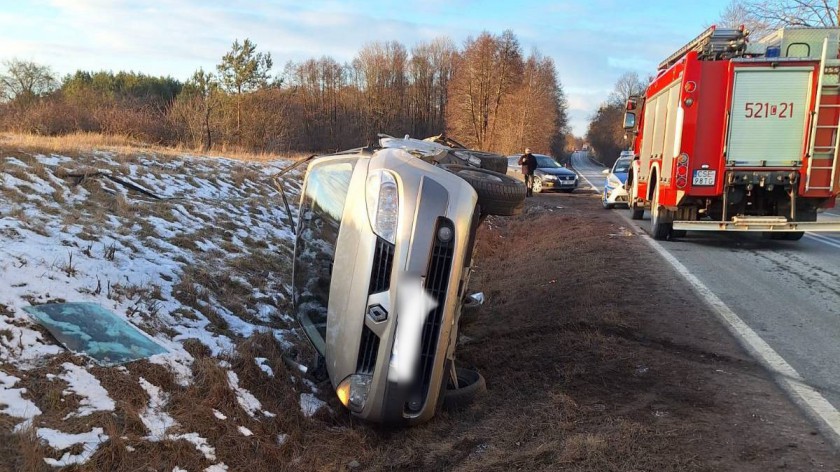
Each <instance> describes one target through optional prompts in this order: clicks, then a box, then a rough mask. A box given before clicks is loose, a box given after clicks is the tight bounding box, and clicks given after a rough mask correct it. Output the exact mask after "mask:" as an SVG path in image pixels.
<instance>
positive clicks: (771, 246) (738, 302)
mask: <svg viewBox="0 0 840 472" xmlns="http://www.w3.org/2000/svg"><path fill="white" fill-rule="evenodd" d="M572 165H573V166H574V168H575V170H577V171H578V173H580V174H581V175H583V176H584V177H585V178H586V179H588V180H589V182H591V184H593V186H594V187H595V188H596V190H597V191H599V192H600V191H602V189H603V184H604V175H603V174H602V173H601V172H602V170H603V169H604V168H603V167H602V166H600V165H598V164H596V163H593V162H592V161H591V160H590V159H589V158H588V157H587V155H586V153H583V152H579V153H575V154H574V155H573V156H572ZM585 182H586V181H585V180H584V185H583V188H586V187H587V186H588V185H586V184H585ZM605 211H607V210H605ZM612 211H622V212H626V213H627V214H628V217H629V212H628V211H627V210H612ZM819 218H820V219H840V215H839V214H838V212H837V211H836V210H834V211H831V212H826V213H823V214H821V215H820V216H819ZM634 223H635V224H638V225H639V227H641V228H642V229H644V230H645V231H648V232H649V230H650V221H649V215H648V214H645V219H644V220H642V221H637V222H634ZM658 244H660V245H661V246H662V247H663V248H664V249H665V250H666V251H667V252H668V253H670V254H671V255H672V256H674V257H675V258H676V259H677V260H678V261H680V262H681V263H682V264H683V265H684V266H685V267H686V268H687V269H688V270H689V271H690V272H691V273H692V274H693V275H694V276H695V277H697V278H698V279H699V280H700V281H701V282H702V283H703V284H705V285H706V287H708V288H709V289H710V290H711V291H712V292H713V293H714V294H715V295H717V297H718V298H720V299H721V300H722V301H723V302H724V303H726V304H727V305H728V306H729V308H731V309H732V311H734V312H735V313H736V314H737V315H738V316H739V317H740V318H741V319H742V320H743V321H744V322H745V323H747V324H748V325H749V327H750V328H752V329H753V330H754V331H755V332H756V333H757V334H758V335H759V336H760V337H761V338H762V339H763V340H764V341H765V342H766V343H768V344H769V345H770V347H772V348H773V349H774V350H775V351H776V352H777V353H778V354H779V355H780V356H781V357H782V358H784V360H785V361H787V363H788V364H790V365H791V366H792V367H793V368H794V369H796V370H797V371H798V372H799V374H801V376H802V377H803V378H804V380H805V383H807V384H808V385H810V386H812V387H814V388H815V389H816V390H817V391H819V392H820V393H822V395H823V396H824V397H825V398H826V399H827V400H828V401H829V402H830V403H831V404H832V405H833V406H834V408H835V409H840V362H838V359H840V234H837V233H829V234H826V233H821V234H806V235H805V237H803V238H802V240H801V241H798V242H790V241H770V240H765V239H762V238H761V237H760V235H757V234H756V235H752V234H746V233H729V234H723V233H715V232H689V233H688V235H687V236H686V237H685V238H680V239H679V240H677V241H660V242H658ZM664 263H665V262H664V261H663V264H664ZM662 282H663V283H667V281H662ZM675 316H679V314H675Z"/></svg>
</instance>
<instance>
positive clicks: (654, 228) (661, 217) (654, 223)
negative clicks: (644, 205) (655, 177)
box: [650, 185, 673, 241]
mask: <svg viewBox="0 0 840 472" xmlns="http://www.w3.org/2000/svg"><path fill="white" fill-rule="evenodd" d="M670 213H671V212H670V211H668V210H666V209H664V208H660V207H659V185H657V186H656V187H654V188H653V201H652V202H651V205H650V233H651V235H653V239H657V240H659V241H664V240H666V239H668V237H669V236H671V231H672V228H673V227H672V223H671V215H670Z"/></svg>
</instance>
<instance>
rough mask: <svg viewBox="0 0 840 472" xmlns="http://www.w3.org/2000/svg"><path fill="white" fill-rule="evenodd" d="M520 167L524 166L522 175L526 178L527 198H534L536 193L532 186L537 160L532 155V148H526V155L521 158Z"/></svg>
mask: <svg viewBox="0 0 840 472" xmlns="http://www.w3.org/2000/svg"><path fill="white" fill-rule="evenodd" d="M519 165H520V166H522V175H524V176H525V188H526V189H527V193H526V194H525V196H527V197H533V196H534V191H533V190H532V189H531V186H532V185H533V183H534V171H535V170H537V158H536V157H534V155H533V154H531V148H525V154H523V155H522V157H520V158H519Z"/></svg>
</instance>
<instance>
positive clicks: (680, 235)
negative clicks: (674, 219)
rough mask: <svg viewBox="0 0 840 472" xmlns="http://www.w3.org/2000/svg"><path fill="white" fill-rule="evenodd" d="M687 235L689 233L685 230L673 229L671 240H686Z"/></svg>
mask: <svg viewBox="0 0 840 472" xmlns="http://www.w3.org/2000/svg"><path fill="white" fill-rule="evenodd" d="M686 234H688V231H686V230H684V229H672V230H671V238H684V237H685V235H686Z"/></svg>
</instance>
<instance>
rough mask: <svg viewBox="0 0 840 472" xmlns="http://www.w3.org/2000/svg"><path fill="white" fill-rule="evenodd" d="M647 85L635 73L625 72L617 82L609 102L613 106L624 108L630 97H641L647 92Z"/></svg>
mask: <svg viewBox="0 0 840 472" xmlns="http://www.w3.org/2000/svg"><path fill="white" fill-rule="evenodd" d="M645 88H646V85H645V84H644V83H643V82H642V81H641V80H640V79H639V74H637V73H635V72H625V73H624V74H623V75H622V76H621V77H619V78H618V80H617V81H616V82H615V86H614V87H613V91H612V92H610V96H609V98H608V99H607V101H608V102H609V103H610V104H612V105H618V106H622V107H623V106H624V104H625V103H626V102H627V99H628V98H629V97H632V96H633V95H639V94H641V93H642V92H644V91H645Z"/></svg>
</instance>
